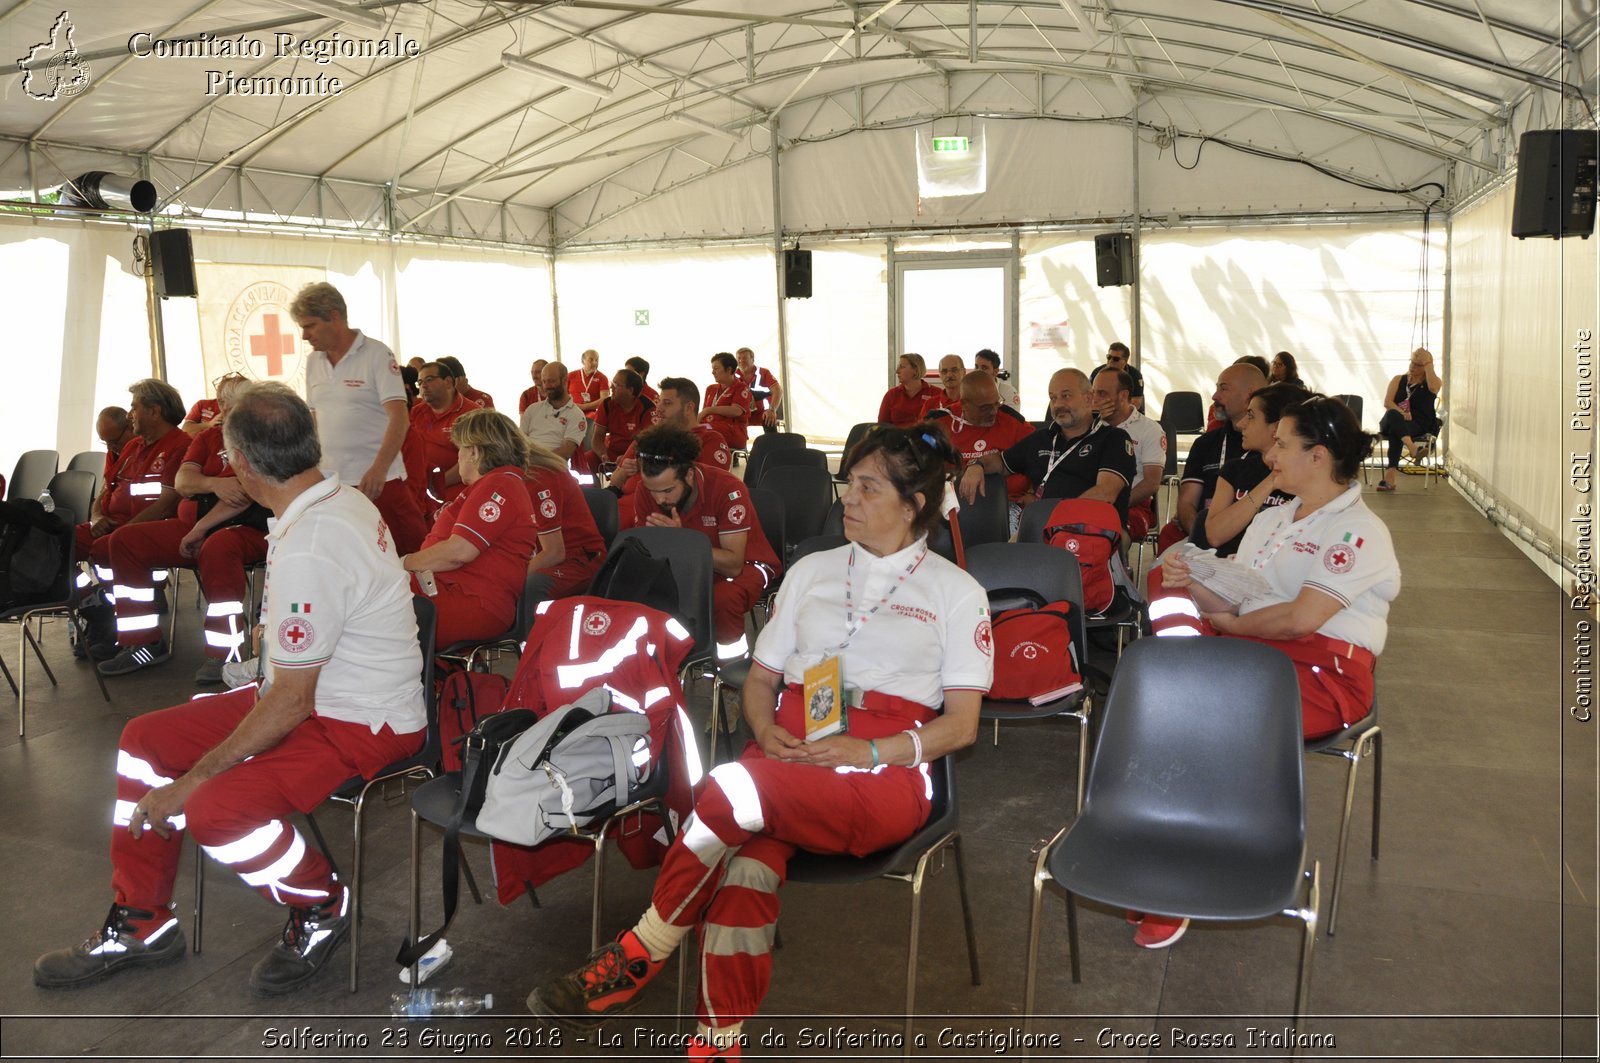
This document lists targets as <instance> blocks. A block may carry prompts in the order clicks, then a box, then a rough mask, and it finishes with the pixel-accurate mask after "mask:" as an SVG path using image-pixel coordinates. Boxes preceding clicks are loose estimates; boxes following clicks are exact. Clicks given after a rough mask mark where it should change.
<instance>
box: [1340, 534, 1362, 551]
mask: <svg viewBox="0 0 1600 1063" xmlns="http://www.w3.org/2000/svg"><path fill="white" fill-rule="evenodd" d="M1344 541H1345V542H1347V543H1349V544H1350V545H1351V546H1353V547H1355V548H1356V549H1357V550H1359V549H1361V544H1362V543H1364V542H1366V540H1365V539H1363V538H1361V537H1360V536H1359V535H1357V534H1356V533H1355V532H1345V533H1344Z"/></svg>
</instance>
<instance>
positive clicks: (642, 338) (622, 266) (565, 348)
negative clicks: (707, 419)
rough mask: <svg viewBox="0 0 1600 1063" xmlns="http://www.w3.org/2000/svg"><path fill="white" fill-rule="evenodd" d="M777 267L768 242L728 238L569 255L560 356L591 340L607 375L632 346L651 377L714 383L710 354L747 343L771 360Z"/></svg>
mask: <svg viewBox="0 0 1600 1063" xmlns="http://www.w3.org/2000/svg"><path fill="white" fill-rule="evenodd" d="M775 270H776V267H775V266H774V263H773V256H772V251H771V249H770V248H762V247H727V248H706V249H701V250H681V251H649V252H645V251H629V252H607V253H594V254H583V255H573V256H570V257H566V258H562V259H559V260H558V261H557V263H556V285H557V289H558V296H557V299H558V302H559V308H558V309H559V315H560V326H561V355H562V361H563V362H565V363H566V365H567V367H568V368H569V369H576V368H577V367H578V364H579V361H578V358H579V355H580V354H582V353H583V351H584V350H586V349H588V348H593V349H594V350H596V351H599V352H600V368H601V369H602V370H603V371H604V372H605V373H606V375H607V376H610V375H611V374H612V373H613V372H614V371H615V370H617V369H619V368H621V366H622V363H623V362H624V361H626V360H627V359H628V358H630V357H632V356H633V355H638V356H640V357H641V358H644V359H645V360H646V361H648V362H649V363H650V383H651V384H657V383H659V382H660V380H661V379H662V378H663V377H669V376H686V377H688V378H689V379H691V380H693V381H694V382H695V383H697V384H699V385H700V390H701V393H702V395H703V394H704V392H705V388H706V385H707V384H709V383H710V382H711V368H710V362H711V356H712V355H713V354H716V353H718V352H719V351H728V352H730V353H731V352H733V351H735V350H737V349H738V348H740V347H749V348H750V349H751V350H753V351H755V353H756V361H757V362H758V363H759V364H762V365H765V366H767V367H768V368H771V369H772V370H773V371H774V372H776V371H777V368H778V340H777V336H778V316H777V309H776V302H775V300H776V298H777V288H776V285H777V280H776V272H775Z"/></svg>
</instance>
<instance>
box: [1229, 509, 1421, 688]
mask: <svg viewBox="0 0 1600 1063" xmlns="http://www.w3.org/2000/svg"><path fill="white" fill-rule="evenodd" d="M1299 512H1300V500H1299V499H1298V498H1297V499H1295V500H1294V501H1293V502H1289V503H1287V504H1285V505H1282V506H1274V507H1272V508H1271V509H1266V510H1263V511H1262V512H1261V513H1259V514H1257V515H1256V518H1255V519H1254V520H1252V521H1251V522H1250V527H1248V528H1246V529H1245V532H1244V538H1243V539H1241V540H1240V542H1239V552H1238V554H1236V555H1235V560H1237V561H1239V562H1240V563H1242V564H1247V565H1249V566H1250V567H1251V568H1254V569H1256V570H1258V571H1259V572H1260V573H1261V574H1262V575H1263V576H1265V577H1266V579H1267V582H1268V583H1270V584H1271V585H1272V594H1271V595H1269V596H1268V597H1265V598H1250V599H1247V600H1246V601H1244V602H1243V603H1241V604H1240V606H1239V615H1241V616H1243V615H1245V614H1246V613H1253V612H1255V611H1256V610H1257V609H1265V608H1266V607H1267V606H1269V605H1277V604H1279V603H1281V602H1292V601H1294V600H1295V598H1297V597H1299V595H1300V589H1301V588H1302V587H1315V588H1316V589H1317V590H1319V591H1323V592H1325V593H1327V594H1331V595H1333V597H1335V598H1337V599H1338V600H1339V601H1340V602H1341V603H1343V605H1344V608H1343V609H1340V610H1339V611H1338V612H1337V613H1334V614H1333V616H1332V618H1331V619H1329V620H1328V622H1327V623H1326V624H1323V625H1322V626H1321V627H1320V628H1318V629H1317V633H1318V634H1319V635H1326V636H1328V637H1329V638H1333V639H1339V640H1341V641H1344V642H1353V643H1355V644H1356V645H1357V646H1360V647H1361V648H1362V649H1365V650H1370V651H1371V652H1372V654H1373V655H1374V656H1378V655H1380V654H1382V653H1383V644H1384V641H1385V640H1386V639H1387V638H1388V634H1389V603H1390V602H1392V601H1394V599H1395V596H1396V595H1397V594H1399V593H1400V562H1399V561H1397V560H1396V559H1395V556H1394V544H1393V543H1392V542H1391V541H1390V539H1389V529H1388V528H1387V527H1385V526H1384V523H1383V521H1381V520H1379V519H1378V518H1377V515H1376V514H1374V513H1373V512H1372V510H1370V509H1368V508H1367V505H1366V503H1365V502H1363V501H1361V485H1360V484H1359V483H1352V484H1351V485H1350V486H1349V488H1348V489H1346V491H1345V493H1344V494H1342V495H1340V496H1339V497H1338V498H1335V499H1334V500H1333V501H1332V502H1329V503H1328V504H1327V505H1325V506H1323V507H1322V508H1321V509H1319V510H1317V511H1316V512H1315V513H1313V514H1311V516H1309V517H1307V518H1306V519H1304V520H1300V519H1298V515H1299Z"/></svg>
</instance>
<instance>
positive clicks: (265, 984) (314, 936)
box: [250, 886, 350, 996]
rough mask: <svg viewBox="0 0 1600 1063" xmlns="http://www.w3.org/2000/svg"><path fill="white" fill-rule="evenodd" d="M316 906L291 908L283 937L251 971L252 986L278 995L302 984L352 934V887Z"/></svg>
mask: <svg viewBox="0 0 1600 1063" xmlns="http://www.w3.org/2000/svg"><path fill="white" fill-rule="evenodd" d="M338 890H339V895H338V896H337V897H330V898H329V899H328V900H326V901H324V902H322V903H321V904H319V905H316V906H315V907H312V908H290V909H289V922H288V923H287V924H286V925H285V926H284V928H283V938H282V939H281V940H280V941H279V942H278V943H277V944H276V945H274V946H273V947H272V951H271V952H269V953H267V954H266V955H265V956H263V957H261V960H260V962H258V963H257V964H256V965H255V968H254V969H253V970H252V971H251V972H250V988H251V989H253V990H255V991H256V992H257V993H261V994H264V995H267V996H277V995H278V994H280V993H288V992H290V991H291V990H295V989H298V988H300V987H301V986H302V985H304V984H305V983H306V982H308V981H310V980H311V979H312V978H314V977H315V976H316V973H317V972H318V971H320V970H322V965H323V964H325V963H327V962H328V957H329V956H332V955H333V952H334V950H335V949H337V948H338V947H339V945H340V943H341V942H343V941H344V939H345V938H346V937H348V936H349V934H350V916H349V914H348V913H349V911H350V891H349V890H347V889H345V888H344V887H343V886H339V887H338Z"/></svg>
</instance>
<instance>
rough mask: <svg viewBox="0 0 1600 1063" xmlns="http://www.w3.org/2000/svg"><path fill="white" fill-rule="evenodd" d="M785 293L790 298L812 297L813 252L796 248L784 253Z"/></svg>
mask: <svg viewBox="0 0 1600 1063" xmlns="http://www.w3.org/2000/svg"><path fill="white" fill-rule="evenodd" d="M783 294H784V295H785V296H786V297H788V298H790V299H809V298H811V252H810V251H802V250H800V249H799V248H795V249H794V250H792V251H785V252H784V253H783Z"/></svg>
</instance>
